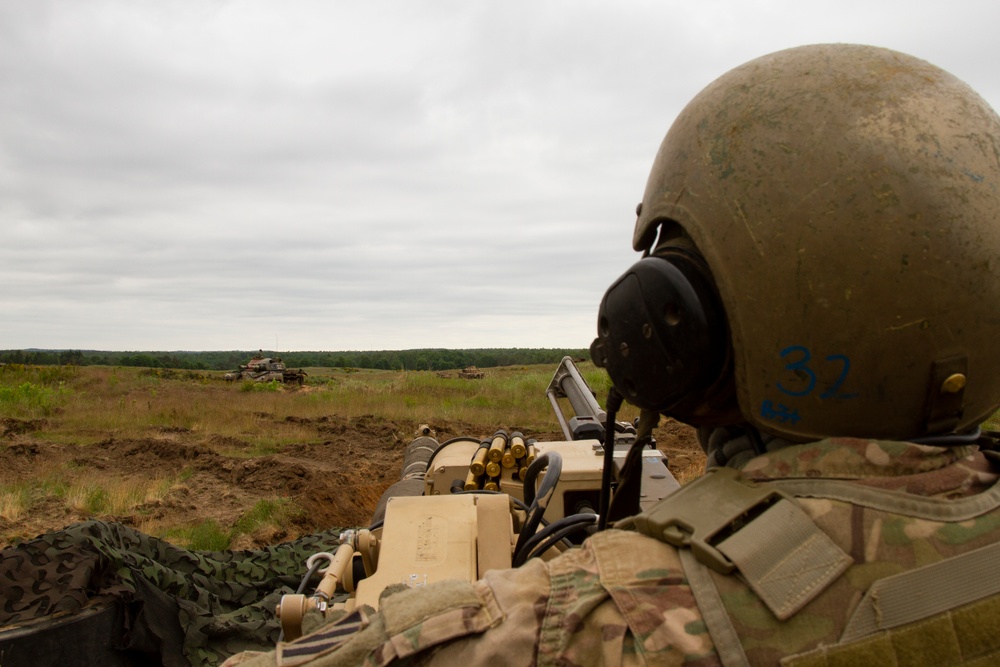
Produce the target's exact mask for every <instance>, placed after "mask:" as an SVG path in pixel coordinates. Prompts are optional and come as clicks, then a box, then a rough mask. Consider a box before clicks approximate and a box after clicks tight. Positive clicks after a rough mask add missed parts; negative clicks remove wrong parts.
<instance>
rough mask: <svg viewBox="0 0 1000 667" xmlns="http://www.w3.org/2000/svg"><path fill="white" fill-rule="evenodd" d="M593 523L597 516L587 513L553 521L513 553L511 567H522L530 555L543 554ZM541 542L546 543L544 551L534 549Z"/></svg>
mask: <svg viewBox="0 0 1000 667" xmlns="http://www.w3.org/2000/svg"><path fill="white" fill-rule="evenodd" d="M595 521H597V515H596V514H590V513H589V512H588V513H585V514H571V515H570V516H564V517H563V518H561V519H557V520H555V521H553V522H552V523H550V524H549V525H548V526H546V527H545V528H543V529H541V530H539V531H538V532H537V533H535V534H534V535H532V536H531V538H529V539H528V540H527V541H525V543H524V546H523V547H522V548H521V550H519V551H515V552H514V560H513V561H512V563H511V564H512V566H513V567H519V566H521V565H523V564H524V563H525V562H527V561H528V559H530V558H531V557H532V556H531V554H532V553H537V554H541V553H544V552H545V550H547V549H549V548H550V547H551V546H552V545H553V544H555V543H556V542H559V541H560V540H563V539H565V537H566V536H567V535H569V534H570V533H574V532H576V531H578V530H582V529H583V528H585V527H586V526H587V525H589V524H592V523H594V522H595ZM543 542H545V543H548V546H547V547H546V548H545V550H539V549H538V548H536V547H538V546H539V544H541V543H543ZM549 542H550V543H549Z"/></svg>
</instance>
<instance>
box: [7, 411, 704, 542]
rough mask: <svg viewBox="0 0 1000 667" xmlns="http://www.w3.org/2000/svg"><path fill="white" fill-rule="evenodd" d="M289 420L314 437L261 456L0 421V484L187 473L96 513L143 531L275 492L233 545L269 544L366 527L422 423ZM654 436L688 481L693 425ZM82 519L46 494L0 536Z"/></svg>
mask: <svg viewBox="0 0 1000 667" xmlns="http://www.w3.org/2000/svg"><path fill="white" fill-rule="evenodd" d="M289 419H296V420H297V421H298V422H299V424H300V425H306V426H307V427H312V428H315V431H316V437H315V439H314V441H312V442H310V443H307V444H300V445H294V446H290V447H287V448H285V450H284V451H283V452H282V453H280V454H272V455H267V456H250V455H246V456H240V455H239V452H240V451H246V452H249V451H250V449H251V445H250V443H247V442H243V441H241V440H239V439H236V438H223V437H221V436H218V435H212V436H205V435H204V434H199V433H196V432H192V431H189V430H186V429H182V428H171V429H164V430H163V431H162V432H161V433H159V434H157V435H156V437H152V438H144V439H140V440H118V439H108V440H105V441H102V442H99V443H97V444H90V445H86V446H76V445H68V444H56V443H46V442H41V441H39V440H38V439H37V438H32V437H30V434H32V433H33V432H37V431H40V430H43V428H44V422H39V421H37V420H36V421H35V422H28V421H21V420H15V419H4V420H0V441H2V442H3V443H4V444H5V445H6V446H4V447H0V483H12V482H14V481H16V480H19V479H27V478H38V477H44V476H45V474H46V471H47V470H56V469H62V470H67V469H69V470H71V471H73V473H72V474H75V475H77V476H79V478H80V479H87V477H88V475H90V476H93V475H94V474H95V472H96V471H100V472H101V473H109V472H113V473H114V474H116V475H119V476H121V478H122V479H129V478H132V477H136V478H141V479H143V480H147V479H148V480H156V479H164V478H169V477H171V476H176V475H177V473H178V472H179V471H181V470H186V471H188V473H187V474H186V476H185V478H184V481H183V482H182V483H176V484H174V485H173V486H172V487H171V488H170V490H169V492H167V493H166V495H165V496H164V497H162V498H161V499H158V500H153V501H149V502H147V503H145V504H144V505H141V506H139V507H136V508H135V510H134V511H132V512H131V513H129V514H127V515H124V516H102V517H99V518H101V519H105V520H110V521H116V522H119V523H123V524H127V525H134V526H136V527H138V528H140V529H143V528H144V527H145V528H148V527H150V526H154V525H155V524H156V522H158V521H160V522H163V523H164V524H175V525H176V524H187V525H195V524H198V523H201V522H204V521H208V520H211V521H215V522H217V523H218V524H219V525H220V526H222V527H224V528H225V527H230V526H232V525H233V524H234V523H235V522H236V520H237V519H238V518H239V517H240V516H241V515H242V514H243V513H244V512H246V511H247V509H248V508H250V507H253V505H254V504H255V503H256V502H257V501H258V500H261V499H273V498H274V497H275V496H280V497H286V498H288V499H289V500H291V501H292V503H291V504H292V505H294V506H296V507H298V508H301V510H302V511H301V512H300V513H296V514H295V515H294V516H292V517H291V518H290V519H289V521H288V522H287V523H286V524H285V525H283V526H282V527H281V528H275V527H271V528H269V529H267V530H265V531H258V532H257V533H255V534H254V535H252V536H246V535H244V536H241V537H240V538H239V540H238V543H236V544H233V545H232V547H233V548H253V547H258V546H264V545H267V544H274V543H278V542H281V541H285V540H289V539H294V538H295V537H298V536H300V535H305V534H309V533H313V532H317V531H321V530H328V529H330V528H334V527H341V528H344V527H354V526H363V525H367V523H368V522H369V519H370V517H371V514H372V512H373V510H374V508H375V505H376V503H377V502H378V499H379V497H380V496H381V494H382V492H383V491H384V490H385V489H386V488H387V487H388V486H389V485H390V484H392V483H393V482H395V481H396V480H398V479H399V473H400V466H401V463H402V456H403V452H404V450H405V448H406V445H407V444H409V442H410V441H411V440H412V439H413V438H414V437H415V431H416V429H417V427H418V424H415V423H397V422H393V421H390V420H386V419H383V418H379V417H372V416H362V417H357V418H344V417H338V416H325V417H321V418H317V419H301V418H289ZM429 425H430V427H431V428H432V429H434V431H436V437H437V440H438V441H439V442H445V441H446V440H448V439H450V438H453V437H458V436H475V437H482V436H484V435H487V434H492V433H493V432H494V431H495V430H496V428H497V427H498V426H497V425H495V424H467V423H457V422H435V423H431V424H429ZM501 427H502V425H501ZM510 428H512V429H516V428H517V427H516V426H510ZM525 435H526V436H529V437H534V438H537V439H539V440H562V439H563V438H562V435H561V434H560V433H558V432H555V431H553V432H549V433H529V432H527V431H526V432H525ZM36 436H37V433H36ZM655 436H656V439H657V444H658V446H659V448H660V449H661V450H662V451H664V453H666V454H667V457H668V459H669V465H670V469H671V471H672V472H673V473H674V475H675V476H676V477H678V479H680V480H681V481H685V480H686V479H688V478H690V477H693V476H695V475H697V474H698V473H699V472H700V471H701V469H702V467H703V465H704V456H703V455H702V453H701V449H700V448H699V447H698V444H697V442H696V440H695V437H694V433H693V431H692V430H691V429H690V428H689V427H687V426H684V425H682V424H679V423H676V422H673V421H669V420H668V421H667V422H666V423H664V424H661V426H660V427H659V428H658V429H657V431H656V432H655ZM222 452H226V454H223V453H222ZM234 452H236V453H237V455H234V454H233V453H234ZM87 518H90V517H88V516H87V515H86V513H85V512H84V511H82V510H81V509H78V508H75V507H74V506H73V504H72V503H71V502H66V501H64V500H61V499H59V498H57V497H55V496H52V497H50V498H48V499H47V500H45V501H42V502H39V503H35V504H33V505H32V506H31V509H30V511H28V512H24V513H22V514H21V515H20V516H17V517H15V518H13V519H11V518H4V517H3V516H0V535H4V536H11V535H15V536H20V539H30V538H31V537H34V536H35V535H38V534H40V533H43V532H45V531H47V530H54V529H59V528H62V527H65V526H66V525H69V524H70V523H73V522H75V521H80V520H84V519H87ZM2 546H6V544H3V545H2Z"/></svg>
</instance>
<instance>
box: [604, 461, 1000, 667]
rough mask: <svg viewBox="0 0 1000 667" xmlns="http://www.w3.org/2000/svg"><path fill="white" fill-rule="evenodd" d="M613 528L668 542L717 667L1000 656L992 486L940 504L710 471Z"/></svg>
mask: <svg viewBox="0 0 1000 667" xmlns="http://www.w3.org/2000/svg"><path fill="white" fill-rule="evenodd" d="M619 527H623V528H634V529H636V530H639V531H640V532H642V533H645V534H647V535H650V536H652V537H655V538H657V539H660V540H663V541H665V542H667V543H670V544H673V545H675V546H677V547H679V553H680V558H681V562H682V564H683V566H684V571H685V574H686V576H687V578H688V580H689V582H690V586H691V589H692V592H693V594H694V596H695V599H696V601H697V603H698V607H699V609H700V610H701V612H702V615H703V617H704V620H705V623H706V625H707V627H708V630H709V632H710V634H711V637H712V640H713V642H714V643H715V646H716V650H717V651H718V653H719V656H720V658H721V660H722V663H723V664H724V665H726V667H730V666H735V665H775V664H781V665H783V666H786V667H835V666H841V665H843V666H848V665H907V666H910V665H913V666H917V667H921V666H923V665H927V666H928V667H929V666H931V665H934V666H937V665H988V664H997V663H998V661H1000V484H997V485H995V486H993V487H992V488H991V489H990V490H988V491H986V492H984V493H980V494H977V495H975V496H970V497H966V498H960V499H956V500H944V499H939V498H929V497H921V496H915V495H910V494H903V493H899V492H895V491H886V490H881V489H876V488H873V487H866V486H862V485H859V484H856V483H851V482H844V481H840V480H823V479H820V480H811V479H803V480H777V481H769V482H767V483H762V484H754V483H751V482H748V481H746V480H744V479H743V478H742V477H741V476H740V475H739V473H737V472H736V471H734V470H731V469H728V468H720V469H716V470H713V471H712V473H710V474H707V475H705V476H703V477H702V478H699V479H698V480H696V481H694V482H692V483H690V484H688V485H687V486H685V487H684V488H683V489H681V490H680V491H678V492H676V493H675V494H674V495H672V496H671V497H670V499H669V501H667V502H662V503H660V504H659V505H658V506H656V507H654V508H653V509H652V510H650V511H649V512H647V513H644V514H640V515H638V516H636V517H632V518H630V519H628V520H626V521H624V522H621V523H620V524H619Z"/></svg>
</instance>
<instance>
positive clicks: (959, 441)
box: [908, 426, 982, 447]
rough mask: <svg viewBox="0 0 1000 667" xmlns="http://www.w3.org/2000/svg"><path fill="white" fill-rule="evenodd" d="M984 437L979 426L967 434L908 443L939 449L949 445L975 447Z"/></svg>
mask: <svg viewBox="0 0 1000 667" xmlns="http://www.w3.org/2000/svg"><path fill="white" fill-rule="evenodd" d="M981 435H982V429H980V428H979V427H978V426H977V427H976V428H974V429H973V430H971V431H966V432H965V433H949V434H947V435H928V436H925V437H923V438H913V439H912V440H909V441H908V442H912V443H916V444H918V445H934V446H938V447H947V446H949V445H951V446H956V445H974V444H976V441H977V440H979V436H981Z"/></svg>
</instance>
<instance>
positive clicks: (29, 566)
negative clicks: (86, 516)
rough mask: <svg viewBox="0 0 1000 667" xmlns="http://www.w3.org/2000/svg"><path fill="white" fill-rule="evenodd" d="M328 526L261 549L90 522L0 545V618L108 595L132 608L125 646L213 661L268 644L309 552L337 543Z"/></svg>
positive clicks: (168, 659) (165, 657)
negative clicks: (190, 542)
mask: <svg viewBox="0 0 1000 667" xmlns="http://www.w3.org/2000/svg"><path fill="white" fill-rule="evenodd" d="M338 534H339V531H335V530H331V531H327V532H324V533H317V534H315V535H310V536H308V537H303V538H301V539H299V540H296V541H294V542H288V543H285V544H281V545H277V546H272V547H267V548H265V549H260V550H257V551H213V552H209V551H186V550H184V549H180V548H178V547H176V546H173V545H171V544H169V543H168V542H165V541H163V540H160V539H157V538H155V537H151V536H149V535H144V534H142V533H140V532H138V531H136V530H133V529H131V528H128V527H126V526H122V525H119V524H113V523H104V522H100V521H87V522H84V523H78V524H74V525H72V526H70V527H68V528H66V529H64V530H60V531H55V532H50V533H46V534H45V535H42V536H40V537H38V538H36V539H34V540H32V541H30V542H26V543H24V544H20V545H18V546H16V547H11V548H8V549H4V550H3V551H2V552H0V625H2V626H6V625H9V624H13V623H23V622H25V621H29V620H32V619H38V618H41V617H45V616H48V615H51V614H55V613H57V612H75V611H78V610H80V609H81V608H83V607H84V605H86V604H87V603H88V601H93V600H95V599H96V598H99V597H102V596H112V597H113V598H115V599H117V600H119V601H120V602H121V603H122V606H123V608H124V610H125V618H124V632H123V637H122V638H121V639H120V641H121V642H122V645H123V646H128V647H132V648H137V649H138V650H142V651H152V652H154V653H160V656H161V660H162V661H163V663H164V664H166V665H171V664H188V663H190V664H192V665H214V664H217V663H219V662H221V661H222V660H224V659H225V658H226V657H227V656H229V655H232V654H233V653H236V652H239V651H245V650H267V649H270V648H272V647H273V646H274V643H275V641H276V640H277V637H278V633H279V626H278V622H277V620H276V619H275V618H274V608H275V605H276V604H277V602H278V600H279V598H280V597H281V595H282V594H284V593H291V592H294V589H295V588H296V587H297V586H298V584H299V581H300V579H301V577H302V575H303V573H304V571H305V559H306V558H307V557H309V556H310V555H312V554H314V553H316V552H319V551H330V550H333V549H335V548H336V545H337V537H338Z"/></svg>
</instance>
